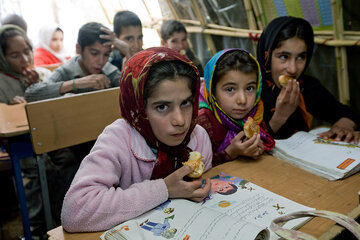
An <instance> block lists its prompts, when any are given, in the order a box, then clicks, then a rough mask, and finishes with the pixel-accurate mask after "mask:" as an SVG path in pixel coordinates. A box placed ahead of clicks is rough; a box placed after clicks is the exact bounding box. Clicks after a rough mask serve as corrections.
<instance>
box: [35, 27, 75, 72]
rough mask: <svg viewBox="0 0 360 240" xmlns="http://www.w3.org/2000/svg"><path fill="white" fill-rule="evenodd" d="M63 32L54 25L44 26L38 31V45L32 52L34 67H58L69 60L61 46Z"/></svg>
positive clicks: (62, 45)
mask: <svg viewBox="0 0 360 240" xmlns="http://www.w3.org/2000/svg"><path fill="white" fill-rule="evenodd" d="M63 39H64V32H63V30H62V29H61V28H60V27H59V26H57V25H56V24H51V25H46V26H43V27H42V28H40V30H39V44H38V47H37V48H36V49H35V51H34V63H35V66H44V67H46V66H49V65H51V66H53V67H56V66H60V65H61V64H63V63H65V62H66V60H69V59H70V55H69V54H67V53H66V51H65V49H64V44H63Z"/></svg>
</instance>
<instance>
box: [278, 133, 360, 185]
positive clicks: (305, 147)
mask: <svg viewBox="0 0 360 240" xmlns="http://www.w3.org/2000/svg"><path fill="white" fill-rule="evenodd" d="M328 129H329V128H318V129H314V130H312V131H310V132H302V131H301V132H297V133H295V134H294V135H293V136H291V137H290V138H288V139H283V140H276V145H275V148H274V149H273V150H272V152H271V154H272V155H274V156H275V157H277V158H280V159H282V160H284V161H287V162H290V163H292V164H294V165H296V166H298V167H300V168H302V169H304V170H306V171H309V172H311V173H313V174H316V175H318V176H321V177H324V178H326V179H328V180H337V179H341V178H345V177H348V176H350V175H352V174H354V173H356V172H358V171H359V170H360V144H358V145H354V144H353V143H346V142H336V141H334V140H332V139H330V140H324V139H321V138H318V137H317V134H318V133H322V132H325V131H327V130H328Z"/></svg>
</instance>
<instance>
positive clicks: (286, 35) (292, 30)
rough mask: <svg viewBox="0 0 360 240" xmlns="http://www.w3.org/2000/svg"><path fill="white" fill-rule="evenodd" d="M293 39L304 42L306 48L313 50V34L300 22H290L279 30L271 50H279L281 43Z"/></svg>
mask: <svg viewBox="0 0 360 240" xmlns="http://www.w3.org/2000/svg"><path fill="white" fill-rule="evenodd" d="M294 37H296V38H299V39H302V40H304V41H305V44H306V47H307V48H311V49H312V48H313V46H314V33H313V31H312V29H309V28H308V26H306V25H304V24H303V22H300V21H294V22H291V23H289V24H288V25H286V26H285V27H284V28H283V29H281V30H280V32H279V34H278V35H277V37H276V38H275V41H274V43H273V45H272V47H271V48H272V49H275V48H279V47H280V46H281V44H282V42H283V41H286V40H288V39H291V38H294Z"/></svg>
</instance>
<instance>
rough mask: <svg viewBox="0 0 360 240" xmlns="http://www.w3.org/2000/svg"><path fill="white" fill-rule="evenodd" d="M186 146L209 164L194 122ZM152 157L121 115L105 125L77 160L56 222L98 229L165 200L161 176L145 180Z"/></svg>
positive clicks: (206, 143)
mask: <svg viewBox="0 0 360 240" xmlns="http://www.w3.org/2000/svg"><path fill="white" fill-rule="evenodd" d="M188 146H189V147H190V148H191V149H192V150H196V151H199V152H200V153H201V154H202V156H203V161H204V163H205V170H207V169H209V168H210V167H211V160H212V150H211V142H210V139H209V136H208V135H207V133H206V131H205V130H204V129H203V128H202V127H201V126H199V125H197V126H196V127H195V129H194V131H193V133H192V134H191V140H190V142H189V144H188ZM155 161H156V156H155V155H154V153H153V152H152V150H151V149H150V148H149V146H148V145H147V144H146V141H145V139H144V138H143V137H142V136H141V135H140V134H139V133H138V132H137V131H136V130H135V129H134V128H132V127H131V126H130V125H129V124H128V123H127V122H126V120H124V119H118V120H116V121H115V122H113V123H112V124H110V125H109V126H107V127H106V128H105V129H104V131H103V133H102V134H101V135H100V136H99V137H98V139H97V141H96V143H95V145H94V147H93V148H92V150H91V151H90V153H89V155H87V156H86V157H85V158H84V160H83V161H82V163H81V165H80V168H79V170H78V172H77V173H76V175H75V178H74V180H73V182H72V184H71V186H70V189H69V191H68V192H67V193H66V196H65V199H64V203H63V207H62V212H61V221H62V225H63V227H64V229H65V230H66V231H69V232H91V231H102V230H106V229H109V228H112V227H114V226H116V225H118V224H120V223H121V222H124V221H126V220H129V219H131V218H134V217H137V216H139V215H141V214H143V213H145V212H146V211H148V210H150V209H152V208H154V207H156V206H158V205H159V204H161V203H163V202H165V201H166V200H167V199H168V192H167V188H166V185H165V182H164V180H163V179H157V180H149V179H150V177H151V173H152V170H153V167H154V164H155Z"/></svg>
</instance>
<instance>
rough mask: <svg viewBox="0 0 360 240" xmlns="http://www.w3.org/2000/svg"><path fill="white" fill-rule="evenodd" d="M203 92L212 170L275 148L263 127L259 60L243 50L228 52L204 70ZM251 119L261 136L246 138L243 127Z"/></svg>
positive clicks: (203, 121) (203, 118)
mask: <svg viewBox="0 0 360 240" xmlns="http://www.w3.org/2000/svg"><path fill="white" fill-rule="evenodd" d="M204 80H205V81H204V83H203V85H202V88H201V91H200V105H199V109H200V110H199V119H198V123H199V124H200V125H201V126H203V127H204V128H205V129H206V130H207V132H208V134H209V136H210V139H211V142H212V148H213V166H216V165H218V164H221V163H224V162H227V161H231V160H233V159H235V158H237V157H239V156H247V157H251V158H254V159H256V158H257V157H258V156H259V155H261V154H262V153H263V152H264V150H271V149H272V148H273V147H274V146H275V142H274V140H273V138H272V137H271V136H270V135H269V134H268V132H267V130H266V127H265V124H264V123H263V110H264V107H263V103H262V101H261V99H260V96H261V72H260V67H259V64H258V62H257V61H256V59H255V58H254V57H253V56H252V55H251V54H250V53H248V52H247V51H245V50H242V49H236V48H234V49H225V50H222V51H220V52H218V53H217V54H215V55H214V56H213V57H212V58H211V59H210V61H209V62H208V63H207V64H206V66H205V71H204ZM249 117H251V118H253V119H254V121H255V122H256V123H257V125H259V126H260V132H259V134H255V135H254V136H253V137H251V138H250V139H247V138H245V134H244V131H243V127H244V124H245V122H246V121H247V120H248V118H249Z"/></svg>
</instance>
